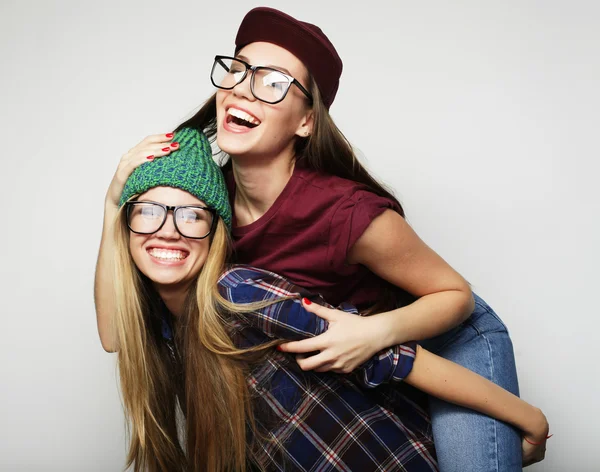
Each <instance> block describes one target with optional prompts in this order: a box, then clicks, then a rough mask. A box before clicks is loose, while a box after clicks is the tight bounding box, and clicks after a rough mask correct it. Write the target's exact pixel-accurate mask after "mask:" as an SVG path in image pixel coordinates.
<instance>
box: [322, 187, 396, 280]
mask: <svg viewBox="0 0 600 472" xmlns="http://www.w3.org/2000/svg"><path fill="white" fill-rule="evenodd" d="M387 209H393V210H398V206H397V205H396V203H395V202H393V201H392V200H390V199H388V198H385V197H380V196H379V195H376V194H374V193H373V192H369V191H368V190H356V191H355V192H354V193H352V195H350V196H349V197H346V198H344V199H343V200H342V201H341V202H340V204H339V205H338V208H337V209H336V210H335V213H334V215H333V217H332V219H331V226H330V228H329V248H328V250H327V254H328V259H329V264H330V266H331V267H332V269H333V270H336V271H343V268H344V267H345V266H346V258H347V256H348V251H350V249H351V248H352V246H354V244H355V243H356V241H357V240H358V238H360V237H361V236H362V234H363V233H364V232H365V230H366V229H367V227H368V226H369V225H370V224H371V222H372V221H373V220H374V219H375V218H377V217H378V216H379V215H381V214H382V213H383V212H384V211H385V210H387Z"/></svg>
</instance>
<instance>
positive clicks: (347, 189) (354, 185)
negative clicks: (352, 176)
mask: <svg viewBox="0 0 600 472" xmlns="http://www.w3.org/2000/svg"><path fill="white" fill-rule="evenodd" d="M295 176H296V178H297V180H298V181H299V182H300V183H302V184H303V185H304V186H305V187H306V188H308V189H310V190H313V191H318V192H317V193H315V197H318V196H321V197H323V198H331V197H336V198H341V197H349V196H351V195H353V194H354V193H356V192H368V193H372V192H370V191H369V189H368V188H367V187H366V186H365V185H363V184H360V183H358V182H354V181H352V180H348V179H344V178H342V177H338V176H335V175H329V174H324V173H322V172H318V171H316V170H313V169H309V168H306V167H300V168H298V169H297V171H296V172H295Z"/></svg>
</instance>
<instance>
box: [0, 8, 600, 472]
mask: <svg viewBox="0 0 600 472" xmlns="http://www.w3.org/2000/svg"><path fill="white" fill-rule="evenodd" d="M256 5H258V4H257V3H254V2H242V1H234V0H229V1H227V2H219V1H212V2H202V1H200V0H195V1H189V2H177V1H173V2H151V1H148V0H146V1H124V2H116V1H112V2H99V1H94V2H81V1H77V2H76V1H71V2H67V1H63V2H59V1H41V0H40V1H37V2H36V1H29V2H25V1H22V2H17V1H7V0H2V1H1V3H0V40H1V46H0V54H1V59H2V62H1V73H0V107H1V118H0V120H1V121H0V130H1V135H2V137H1V140H0V147H1V148H2V152H0V159H1V161H0V162H1V166H0V169H1V171H0V172H1V174H0V175H1V182H2V185H0V192H1V193H0V198H1V200H0V201H1V202H2V212H1V216H0V218H1V220H0V221H1V222H2V223H1V225H2V226H1V228H2V230H1V231H0V238H1V247H2V251H3V253H4V256H2V262H1V264H0V277H1V282H2V283H1V284H0V296H1V299H2V308H1V313H2V327H3V329H2V341H1V343H0V353H1V357H0V359H1V360H0V362H1V364H0V365H1V372H0V374H1V377H0V378H1V387H0V388H1V391H0V392H1V393H0V395H1V396H0V470H2V471H102V472H104V471H119V470H121V469H122V466H123V464H124V454H125V439H124V428H123V415H122V411H121V406H120V401H119V397H118V389H117V380H116V374H115V367H114V365H115V357H114V356H113V355H109V354H106V353H104V351H103V350H102V348H101V346H100V343H99V340H98V337H97V333H96V324H95V314H94V307H93V297H92V286H93V273H94V265H95V257H96V253H97V248H98V244H99V238H100V232H101V224H102V211H103V199H104V195H105V191H106V188H107V186H108V183H109V181H110V179H111V176H112V174H113V172H114V170H115V168H116V165H117V162H118V160H119V158H120V156H121V155H122V154H123V153H124V152H126V151H127V149H129V148H130V147H132V146H133V145H135V144H136V143H137V142H138V141H139V140H141V139H142V138H143V137H144V136H145V135H147V134H153V133H159V132H168V131H169V130H171V129H172V128H173V127H174V126H176V125H177V124H178V123H179V122H180V121H181V120H183V119H184V118H185V117H187V116H189V115H190V114H191V113H192V112H193V111H194V110H195V109H196V107H197V106H198V105H199V104H200V103H201V102H202V101H203V100H205V99H206V98H207V97H208V96H209V95H210V94H211V93H212V88H211V86H210V82H209V78H208V75H209V69H210V66H211V63H212V57H213V56H214V55H215V54H218V53H220V54H223V53H230V52H231V51H232V50H233V39H234V36H235V33H236V30H237V26H238V25H239V22H240V21H241V19H242V17H243V15H244V14H245V13H246V11H248V10H249V9H250V8H251V7H253V6H256ZM269 5H270V6H274V7H278V8H281V9H283V10H285V11H287V12H289V13H290V14H292V15H294V16H296V17H298V18H300V19H304V20H307V21H311V22H313V23H316V24H318V25H320V26H321V27H322V28H323V30H324V31H325V32H326V34H327V35H328V36H329V37H330V39H331V40H332V41H333V43H334V44H335V45H336V47H337V48H338V51H339V53H340V55H341V57H342V58H343V60H344V73H343V76H342V81H341V87H340V91H339V94H338V96H337V99H336V102H335V103H334V105H333V107H332V109H331V112H332V115H333V117H334V119H335V120H336V121H337V123H338V125H339V126H340V127H341V129H342V130H343V131H344V132H345V134H346V135H347V137H348V138H349V139H350V141H351V142H352V143H353V144H354V145H355V146H356V147H357V148H359V149H360V152H361V155H363V156H364V157H365V160H366V162H367V165H368V166H369V167H370V168H371V169H372V170H373V171H374V172H375V174H376V175H378V176H379V177H380V178H382V179H383V180H384V181H385V182H387V183H388V184H389V185H390V186H392V187H393V188H394V189H395V191H396V194H397V195H398V197H399V198H400V199H401V201H402V202H403V204H404V205H405V208H406V211H407V215H408V219H409V221H410V222H411V224H412V225H413V226H414V227H415V228H416V230H417V231H418V232H419V234H420V235H421V236H422V238H423V239H424V240H425V241H426V242H427V243H428V244H429V245H431V246H432V247H433V248H434V249H435V250H437V251H438V252H439V253H440V254H441V255H442V256H443V257H445V258H446V259H447V260H448V261H449V262H450V263H451V264H452V265H454V266H455V267H456V268H457V269H458V270H459V271H460V272H461V273H462V274H463V275H465V277H466V278H467V279H468V280H469V281H470V282H471V283H472V284H473V285H474V287H475V289H476V291H477V292H478V293H479V294H480V295H482V296H483V297H484V298H486V299H487V300H488V302H489V303H490V304H491V305H492V306H493V307H494V308H495V309H496V311H497V312H498V313H499V314H500V315H501V316H502V317H503V318H504V320H505V322H506V323H507V325H508V326H509V329H510V331H511V334H512V337H513V341H514V344H515V349H516V356H517V363H518V370H519V375H520V382H521V392H522V396H523V397H524V398H525V399H526V400H528V401H530V402H531V403H533V404H535V405H537V406H539V407H541V408H542V409H543V410H544V411H545V412H546V414H547V416H548V418H549V420H550V424H551V430H552V432H553V433H554V434H555V436H554V438H552V439H551V440H550V441H549V444H548V453H547V459H546V461H545V462H544V463H542V464H540V465H537V466H534V467H531V469H530V470H531V471H560V472H565V471H578V472H585V471H592V470H600V466H598V465H595V464H596V463H597V462H598V461H599V456H598V453H597V450H598V444H599V442H600V425H599V423H600V415H599V407H598V399H599V395H600V389H599V382H598V379H597V374H598V368H597V363H598V355H597V352H596V346H595V344H596V340H597V339H598V321H597V319H598V315H599V310H598V301H597V294H598V289H597V286H598V282H600V277H599V276H598V266H599V262H600V258H599V250H598V243H599V242H600V226H599V223H598V218H599V216H600V211H599V210H600V208H599V206H600V204H599V197H598V193H599V191H598V188H599V186H598V171H599V170H600V166H599V164H598V159H599V157H600V155H599V154H600V153H599V152H598V136H599V133H598V127H599V125H600V119H599V118H600V116H599V111H598V110H599V109H600V92H599V91H598V89H599V86H600V59H599V58H600V4H599V3H598V2H594V1H589V2H585V1H524V0H521V1H503V2H499V1H498V2H491V1H459V2H446V1H441V0H440V1H421V2H409V1H395V2H392V1H389V2H378V1H368V2H360V4H357V5H353V4H352V2H348V1H344V2H341V1H335V2H333V1H331V2H324V1H306V0H303V1H301V2H300V1H297V0H296V1H280V2H270V3H269Z"/></svg>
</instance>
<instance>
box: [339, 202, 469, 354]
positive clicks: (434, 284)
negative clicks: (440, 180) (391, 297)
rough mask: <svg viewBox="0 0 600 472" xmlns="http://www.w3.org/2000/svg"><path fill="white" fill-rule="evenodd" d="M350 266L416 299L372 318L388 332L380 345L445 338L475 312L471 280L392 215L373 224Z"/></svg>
mask: <svg viewBox="0 0 600 472" xmlns="http://www.w3.org/2000/svg"><path fill="white" fill-rule="evenodd" d="M348 262H349V263H351V264H363V265H365V266H366V267H368V268H369V269H370V270H371V271H372V272H374V273H375V274H377V275H378V276H380V277H381V278H383V279H385V280H387V281H388V282H391V283H392V284H394V285H396V286H398V287H400V288H402V289H404V290H406V291H407V292H409V293H411V294H412V295H414V296H415V297H417V298H418V300H416V301H415V302H413V303H411V304H410V305H408V306H405V307H402V308H398V309H396V310H392V311H389V312H386V313H380V314H378V315H374V316H372V317H371V318H372V319H373V320H377V322H378V323H382V324H383V325H384V326H385V327H384V328H382V329H380V330H379V331H383V332H386V333H388V335H387V336H386V339H385V340H382V342H383V344H384V345H385V346H393V345H395V344H400V343H402V342H405V341H407V340H409V339H413V340H422V339H428V338H431V337H433V336H436V335H438V334H441V333H444V332H446V331H448V330H449V329H451V328H453V327H455V326H457V325H458V324H459V323H461V322H462V321H464V320H465V319H467V318H468V317H469V315H470V314H471V312H472V311H473V308H474V302H473V295H472V293H471V288H470V287H469V284H468V283H467V281H466V280H465V279H464V278H463V277H462V276H461V275H460V274H458V273H457V272H456V271H455V270H454V269H452V267H450V265H448V264H447V263H446V262H445V261H444V260H443V259H442V258H441V257H440V256H439V255H437V254H436V253H435V252H434V251H433V250H432V249H431V248H429V247H428V246H427V245H426V244H425V243H424V242H423V241H422V240H421V239H420V238H419V237H418V236H417V234H416V233H415V232H414V231H413V229H412V228H411V227H410V226H409V225H408V223H407V222H406V221H405V220H404V218H402V217H401V216H400V215H399V214H398V213H396V212H394V211H392V210H386V211H384V212H383V213H382V214H381V215H379V216H378V217H377V218H375V219H374V220H373V221H372V222H371V224H370V225H369V226H368V227H367V229H366V230H365V232H364V233H363V234H362V236H361V237H360V238H359V239H358V240H357V241H356V243H355V244H354V245H353V246H352V248H351V249H350V251H349V253H348ZM374 323H375V321H374Z"/></svg>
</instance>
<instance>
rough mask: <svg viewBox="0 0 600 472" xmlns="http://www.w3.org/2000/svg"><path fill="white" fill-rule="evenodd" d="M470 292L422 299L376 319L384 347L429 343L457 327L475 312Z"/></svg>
mask: <svg viewBox="0 0 600 472" xmlns="http://www.w3.org/2000/svg"><path fill="white" fill-rule="evenodd" d="M473 306H474V302H473V296H472V294H471V292H470V290H468V291H461V290H448V291H444V292H438V293H433V294H431V295H426V296H424V297H421V298H419V299H418V300H416V301H415V302H413V303H411V304H410V305H407V306H405V307H402V308H398V309H396V310H392V311H388V312H385V313H380V314H378V315H373V316H374V317H376V318H378V323H382V324H383V325H382V326H383V327H382V329H381V331H382V332H383V333H386V339H385V347H389V346H395V345H397V344H403V343H405V342H407V341H413V340H416V341H420V340H423V339H429V338H432V337H434V336H437V335H439V334H442V333H445V332H446V331H448V330H450V329H452V328H454V327H455V326H458V325H459V324H460V323H462V322H463V321H464V320H466V319H467V318H468V317H469V316H470V315H471V313H472V312H473Z"/></svg>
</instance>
